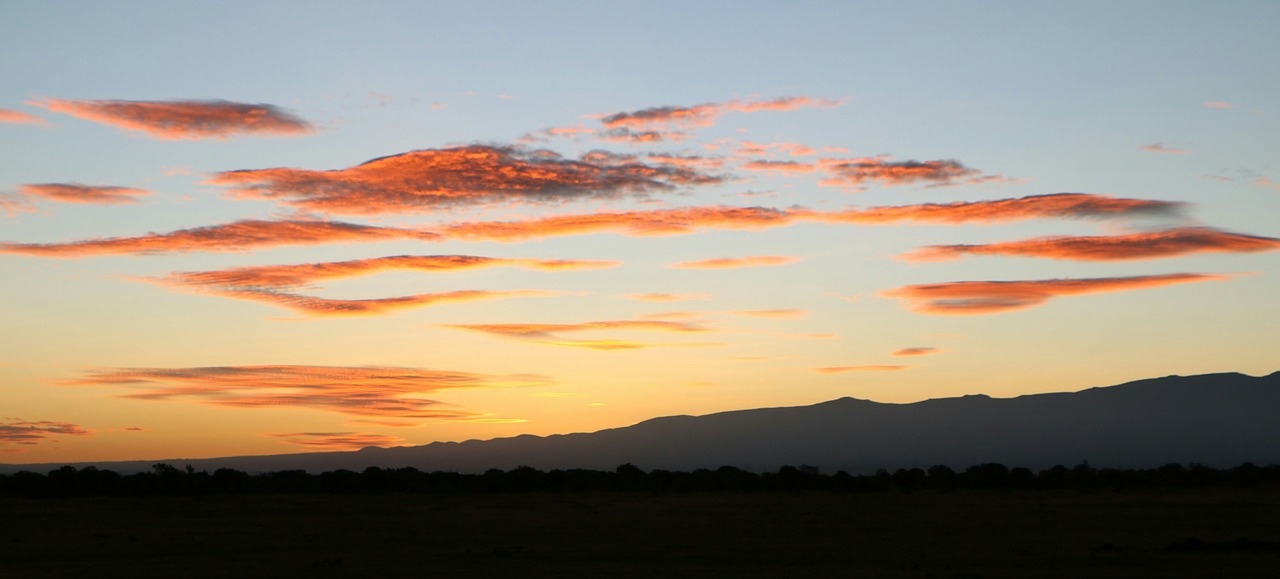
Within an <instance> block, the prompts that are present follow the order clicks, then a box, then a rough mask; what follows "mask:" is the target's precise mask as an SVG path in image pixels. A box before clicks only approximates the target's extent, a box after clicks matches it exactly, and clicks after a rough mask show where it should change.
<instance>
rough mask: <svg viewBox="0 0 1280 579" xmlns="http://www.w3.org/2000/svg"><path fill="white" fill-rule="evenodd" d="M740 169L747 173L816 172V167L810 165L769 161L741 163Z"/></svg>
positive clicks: (796, 162)
mask: <svg viewBox="0 0 1280 579" xmlns="http://www.w3.org/2000/svg"><path fill="white" fill-rule="evenodd" d="M742 168H743V169H746V170H747V171H765V172H770V173H812V172H814V171H817V170H818V166H817V165H814V164H812V163H801V162H798V161H769V160H758V161H750V162H747V163H743V164H742Z"/></svg>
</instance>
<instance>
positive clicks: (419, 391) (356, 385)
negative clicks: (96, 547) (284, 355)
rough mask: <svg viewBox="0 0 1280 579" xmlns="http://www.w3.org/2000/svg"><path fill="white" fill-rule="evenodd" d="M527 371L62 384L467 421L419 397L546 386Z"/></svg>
mask: <svg viewBox="0 0 1280 579" xmlns="http://www.w3.org/2000/svg"><path fill="white" fill-rule="evenodd" d="M547 383H548V379H547V378H546V377H544V376H538V375H532V374H517V375H494V374H476V373H470V372H447V371H437V370H426V369H422V368H395V367H375V366H214V367H198V368H114V369H104V370H97V371H92V372H89V373H88V374H87V375H86V376H85V377H83V378H81V379H79V380H74V381H70V382H67V384H69V385H79V386H114V387H124V388H128V389H130V390H133V391H134V392H132V393H128V394H121V395H120V397H121V398H129V399H135V400H159V401H190V402H197V403H200V404H210V405H214V406H228V407H234V408H306V409H312V410H323V411H328V412H337V413H341V414H347V415H351V416H360V417H381V418H399V419H436V420H438V419H446V420H448V419H466V418H471V417H475V416H476V414H475V413H473V412H468V411H464V410H459V409H456V408H451V407H449V406H448V405H445V404H443V403H441V402H439V401H436V400H428V399H426V398H422V395H424V394H433V393H436V392H439V391H442V390H449V389H458V388H502V387H512V386H537V385H545V384H547Z"/></svg>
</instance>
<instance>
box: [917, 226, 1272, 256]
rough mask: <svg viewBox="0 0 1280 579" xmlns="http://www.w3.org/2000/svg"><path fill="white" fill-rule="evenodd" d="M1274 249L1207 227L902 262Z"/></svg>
mask: <svg viewBox="0 0 1280 579" xmlns="http://www.w3.org/2000/svg"><path fill="white" fill-rule="evenodd" d="M1276 249H1280V239H1275V238H1272V237H1260V236H1255V235H1241V234H1239V233H1230V232H1226V231H1218V230H1216V229H1210V228H1207V227H1185V228H1179V229H1170V230H1166V231H1156V232H1151V233H1132V234H1127V235H1106V236H1079V237H1073V236H1055V237H1037V238H1035V239H1028V240H1023V241H1009V242H1004V243H990V244H984V245H931V246H928V247H923V248H920V249H917V250H915V251H913V252H910V253H907V254H904V255H902V256H900V257H901V258H902V259H906V260H907V261H946V260H951V259H958V258H960V257H963V256H965V255H1000V256H1017V257H1037V258H1049V259H1070V260H1076V261H1125V260H1135V259H1154V258H1163V257H1176V256H1180V255H1187V254H1192V253H1202V252H1219V253H1248V252H1258V251H1273V250H1276Z"/></svg>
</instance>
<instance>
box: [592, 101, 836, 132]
mask: <svg viewBox="0 0 1280 579" xmlns="http://www.w3.org/2000/svg"><path fill="white" fill-rule="evenodd" d="M841 104H843V102H842V101H833V100H829V99H814V98H809V97H781V98H777V99H773V100H766V101H740V100H732V101H728V102H723V103H706V104H700V105H694V106H688V107H680V106H661V107H651V108H647V109H641V110H638V111H631V112H621V113H614V114H611V115H606V116H604V117H602V118H601V119H600V122H601V124H603V125H604V126H605V127H607V128H610V129H615V128H627V129H636V130H646V129H649V130H652V129H655V128H665V127H680V128H694V127H709V126H711V125H714V124H715V121H716V119H717V118H718V117H719V116H720V115H722V114H724V113H726V112H741V113H751V112H758V111H791V110H796V109H800V108H807V107H818V108H830V107H835V106H840V105H841Z"/></svg>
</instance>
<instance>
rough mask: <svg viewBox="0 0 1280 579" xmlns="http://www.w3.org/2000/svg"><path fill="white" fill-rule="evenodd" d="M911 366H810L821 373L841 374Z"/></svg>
mask: <svg viewBox="0 0 1280 579" xmlns="http://www.w3.org/2000/svg"><path fill="white" fill-rule="evenodd" d="M909 367H910V366H893V365H881V364H867V365H862V366H828V367H826V368H810V370H812V371H814V372H817V373H819V374H841V373H844V372H896V371H898V370H905V369H907V368H909Z"/></svg>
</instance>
